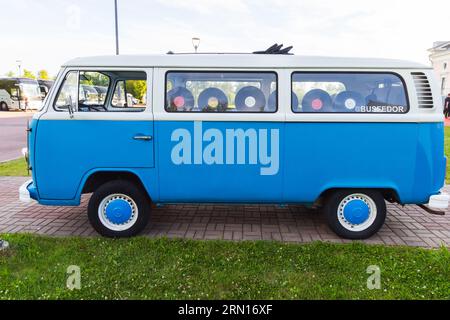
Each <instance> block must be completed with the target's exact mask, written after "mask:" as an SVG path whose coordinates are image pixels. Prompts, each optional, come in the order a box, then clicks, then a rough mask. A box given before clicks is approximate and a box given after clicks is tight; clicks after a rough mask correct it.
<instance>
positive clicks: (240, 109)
mask: <svg viewBox="0 0 450 320" xmlns="http://www.w3.org/2000/svg"><path fill="white" fill-rule="evenodd" d="M432 74H433V72H432V69H431V68H430V67H428V66H423V65H420V64H416V63H411V62H406V61H395V60H382V59H353V58H352V59H346V58H325V57H302V56H294V55H270V54H259V55H256V54H184V55H176V54H168V55H153V56H126V55H120V56H103V57H90V58H77V59H74V60H72V61H69V62H67V63H66V64H64V66H63V67H62V69H61V71H60V72H59V75H58V77H57V79H56V82H55V85H54V86H53V88H52V90H51V91H50V93H49V95H48V97H47V99H46V101H45V105H44V107H43V108H42V110H41V111H40V112H39V113H37V114H35V115H34V117H33V120H32V122H31V124H30V127H29V137H28V142H29V152H28V153H29V154H28V161H29V166H30V169H31V172H32V180H30V181H28V182H26V183H25V184H24V185H23V186H22V187H21V188H20V196H21V198H22V199H23V200H25V201H26V200H28V199H30V198H31V199H34V200H36V201H38V202H39V203H40V204H42V205H57V206H62V205H63V206H76V205H79V204H80V198H81V195H82V194H85V193H92V196H91V198H90V201H89V205H88V212H87V213H88V216H89V219H90V221H91V223H92V225H93V226H94V228H95V229H96V230H97V231H98V232H99V233H100V234H102V235H105V236H111V237H126V236H133V235H136V234H138V233H139V232H140V231H141V230H142V229H143V228H144V227H145V225H146V224H147V222H148V220H149V216H150V211H151V203H152V202H153V203H157V204H164V203H230V204H231V203H254V204H261V203H267V204H304V205H307V206H312V205H314V204H316V205H322V212H323V213H324V214H325V215H326V217H327V220H328V223H329V226H330V228H331V229H332V230H334V231H335V232H336V233H337V234H338V235H340V236H342V237H345V238H350V239H362V238H368V237H370V236H371V235H373V234H374V233H376V232H377V231H378V230H379V229H380V228H381V226H382V225H383V223H384V220H385V217H386V203H385V201H389V202H395V203H400V204H428V206H429V207H430V209H444V208H446V207H447V205H448V201H449V196H448V195H446V194H444V193H442V192H441V188H442V187H443V185H444V179H445V170H446V157H445V156H444V124H443V114H442V103H441V98H440V95H439V90H438V87H437V84H436V82H435V80H434V78H433V76H432ZM88 88H102V90H90V89H88ZM130 97H132V99H131V98H130Z"/></svg>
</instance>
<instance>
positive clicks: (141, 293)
mask: <svg viewBox="0 0 450 320" xmlns="http://www.w3.org/2000/svg"><path fill="white" fill-rule="evenodd" d="M0 238H3V239H6V240H8V241H9V242H10V245H11V246H10V249H8V251H6V252H5V251H4V252H0V299H11V298H12V299H38V298H39V299H54V298H75V299H78V298H83V299H128V298H130V299H146V298H151V299H183V298H187V299H197V298H198V299H213V298H218V299H297V298H300V299H335V298H337V299H424V298H431V299H449V298H450V281H449V279H450V252H449V251H448V249H446V248H441V249H439V250H425V249H419V248H409V247H386V246H369V245H363V244H360V243H352V244H330V243H319V242H316V243H311V244H303V245H299V244H283V243H279V242H272V241H267V242H264V241H259V242H248V241H246V242H231V241H192V240H169V239H150V238H144V237H137V238H132V239H123V240H111V239H104V238H49V237H38V236H32V235H27V234H13V235H0ZM69 265H78V266H79V267H80V268H81V290H74V291H70V290H68V289H66V287H65V286H66V279H67V276H68V275H67V274H66V271H67V267H68V266H69ZM369 265H378V266H379V267H380V269H381V289H378V290H377V289H374V290H369V289H368V288H367V278H368V277H369V274H367V273H366V269H367V267H368V266H369Z"/></svg>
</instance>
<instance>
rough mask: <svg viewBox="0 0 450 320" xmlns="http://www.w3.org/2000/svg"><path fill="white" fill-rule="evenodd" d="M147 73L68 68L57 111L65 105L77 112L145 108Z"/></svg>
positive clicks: (59, 95) (56, 104)
mask: <svg viewBox="0 0 450 320" xmlns="http://www.w3.org/2000/svg"><path fill="white" fill-rule="evenodd" d="M146 96H147V74H146V73H145V72H143V71H110V70H105V71H70V72H68V73H67V75H66V78H65V79H64V82H63V84H62V86H61V89H60V91H59V93H58V97H57V99H56V102H55V109H56V110H57V111H67V109H68V106H69V105H72V109H73V110H76V111H78V112H106V111H109V112H111V111H116V112H117V111H119V112H128V111H129V112H132V111H133V112H136V111H144V110H145V107H146Z"/></svg>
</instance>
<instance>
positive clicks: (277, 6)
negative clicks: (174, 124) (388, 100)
mask: <svg viewBox="0 0 450 320" xmlns="http://www.w3.org/2000/svg"><path fill="white" fill-rule="evenodd" d="M0 8H1V10H0V12H2V14H1V18H0V74H4V73H6V72H8V71H10V70H12V71H17V65H16V60H19V59H20V60H22V61H23V67H24V68H27V69H31V70H32V71H34V72H35V71H37V70H39V69H47V70H48V71H49V72H50V73H51V74H55V73H56V72H57V71H58V69H59V66H60V65H61V64H62V63H64V62H65V61H66V60H69V59H71V58H73V57H77V56H88V55H103V54H114V52H115V43H114V0H73V1H67V0H40V1H35V0H14V1H11V0H0ZM119 28H120V31H119V33H120V35H119V36H120V51H121V53H123V54H146V53H166V52H167V51H169V50H172V51H192V44H191V38H192V37H193V36H198V37H200V38H201V44H200V48H199V50H200V51H221V52H223V51H234V52H236V51H238V52H241V51H242V52H250V51H254V50H258V49H264V48H266V47H268V46H270V45H271V44H272V43H274V42H278V43H284V44H286V45H293V46H294V50H293V51H294V53H296V54H298V55H325V56H354V57H384V58H397V59H405V60H412V61H417V62H422V63H426V64H428V63H429V61H428V53H427V49H428V48H430V47H431V46H432V43H433V41H438V40H450V1H449V0H427V1H407V0H372V1H367V0H148V1H144V0H126V1H125V0H119Z"/></svg>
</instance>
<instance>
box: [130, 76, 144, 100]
mask: <svg viewBox="0 0 450 320" xmlns="http://www.w3.org/2000/svg"><path fill="white" fill-rule="evenodd" d="M126 87H127V92H128V93H131V94H132V95H133V97H135V98H136V99H138V100H141V101H142V98H143V97H144V95H145V93H146V92H147V82H146V81H145V80H127V82H126Z"/></svg>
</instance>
